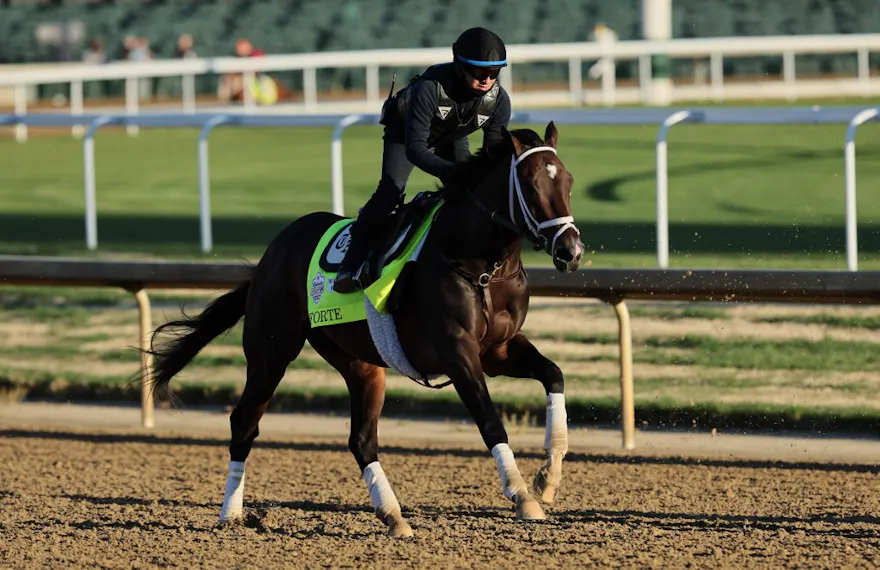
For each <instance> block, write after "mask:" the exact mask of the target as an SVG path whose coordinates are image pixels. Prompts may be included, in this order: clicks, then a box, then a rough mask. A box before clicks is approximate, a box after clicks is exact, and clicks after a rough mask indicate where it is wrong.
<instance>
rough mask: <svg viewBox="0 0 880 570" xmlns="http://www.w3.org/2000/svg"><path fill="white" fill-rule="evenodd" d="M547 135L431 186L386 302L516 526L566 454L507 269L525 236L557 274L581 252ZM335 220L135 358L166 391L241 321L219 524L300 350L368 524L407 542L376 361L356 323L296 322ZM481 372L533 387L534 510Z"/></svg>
mask: <svg viewBox="0 0 880 570" xmlns="http://www.w3.org/2000/svg"><path fill="white" fill-rule="evenodd" d="M557 138H558V132H557V129H556V126H555V125H554V123H553V122H552V121H551V122H550V123H548V124H547V126H546V129H545V133H544V138H543V139H542V138H541V137H540V136H539V135H538V134H537V133H536V132H535V131H533V130H531V129H518V130H507V129H505V130H504V137H502V140H501V142H499V143H496V144H493V145H490V146H489V147H486V146H485V145H484V147H483V148H482V149H480V150H479V151H478V152H477V153H476V154H474V155H473V156H472V157H471V159H470V161H469V162H468V163H465V164H466V165H467V166H465V167H463V174H462V176H461V177H456V179H455V180H459V178H461V181H460V182H452V183H449V182H447V183H446V184H444V185H442V186H441V187H440V188H439V189H438V190H439V191H440V192H441V193H442V194H441V196H442V199H441V202H440V204H439V209H438V210H437V211H436V213H435V217H434V220H433V223H432V225H431V226H430V230H429V232H428V234H427V237H426V238H425V240H424V243H423V245H422V249H421V252H420V254H419V257H418V259H417V261H415V262H409V263H408V264H407V265H408V267H410V268H411V270H410V271H409V272H408V273H407V275H406V277H405V278H402V280H401V281H400V282H399V283H397V284H396V285H395V288H399V294H398V296H397V301H396V303H395V305H396V306H395V308H394V310H393V312H392V314H391V317H393V320H394V324H395V326H396V327H397V330H398V331H399V332H400V335H399V338H400V347H401V348H402V349H403V351H404V354H405V356H406V357H407V358H408V360H409V362H411V364H412V366H413V367H414V368H415V369H416V370H417V371H419V372H420V373H422V374H424V375H425V377H426V378H427V377H432V378H438V377H440V376H446V377H448V379H449V381H448V382H447V384H449V383H451V384H452V386H453V387H454V389H455V391H456V392H457V393H458V396H459V397H460V399H461V401H462V402H463V403H464V405H465V407H466V408H467V410H468V412H469V413H470V415H471V416H472V418H473V421H474V423H475V424H476V426H477V428H478V429H479V432H480V435H481V436H482V439H483V442H484V443H485V445H486V447H487V448H488V450H489V451H490V452H491V455H492V456H493V457H494V459H495V462H496V466H497V469H498V474H499V477H500V480H501V488H502V491H503V494H504V496H505V497H506V498H507V499H509V500H510V501H511V503H512V509H513V510H514V513H515V518H516V519H517V520H526V521H533V520H543V519H545V518H546V515H545V514H544V511H543V508H542V507H541V504H540V503H539V500H538V499H540V501H542V502H544V503H546V504H551V503H553V502H554V500H555V498H556V496H557V493H558V490H559V488H560V485H561V481H562V461H563V458H564V457H565V454H566V453H567V451H568V430H567V418H566V410H565V395H564V377H563V374H562V372H561V370H560V369H559V367H558V366H557V365H556V364H554V363H553V362H552V361H551V360H549V359H548V358H547V357H545V356H544V355H542V354H541V353H540V352H539V351H538V349H537V348H535V346H534V345H533V344H532V343H531V342H530V341H529V339H528V338H527V337H526V335H525V334H523V332H522V330H521V328H522V325H523V322H524V321H525V318H526V313H527V311H528V304H529V290H528V278H527V274H526V271H525V269H524V268H523V264H522V260H521V253H522V248H523V244H524V241H525V239H529V240H530V241H531V242H532V243H533V244H534V248H535V250H536V251H539V250H540V251H544V252H545V253H547V254H548V255H550V256H551V257H552V259H553V264H554V266H555V267H556V269H557V270H558V271H559V272H571V271H575V270H576V269H577V268H578V266H579V264H580V261H581V259H582V256H583V252H584V245H583V243H582V242H581V240H580V231H579V230H578V228H577V227H576V226H575V224H574V218H573V217H572V215H571V205H570V201H571V188H572V184H573V180H574V179H573V177H572V175H571V173H570V172H569V171H567V170H566V169H565V166H564V165H563V163H562V161H561V160H560V159H559V157H558V153H557V149H556V146H557ZM427 194H437V192H430V193H427ZM413 201H415V199H413ZM410 203H412V202H410ZM343 219H346V218H343V217H342V216H338V215H336V214H333V213H329V212H312V213H309V214H306V215H304V216H302V217H300V218H298V219H296V220H294V221H293V222H291V223H290V224H289V225H288V226H286V227H285V228H284V229H282V230H281V231H280V232H279V234H278V235H277V236H276V237H275V238H274V239H273V240H272V241H271V242H270V244H269V245H268V247H267V249H266V250H265V252H264V254H263V256H262V258H261V259H260V260H259V262H258V263H257V264H256V265H255V266H252V267H251V268H250V278H249V279H247V280H245V281H244V282H242V283H240V284H239V285H238V286H237V287H236V288H234V289H233V290H231V291H228V292H226V293H225V294H223V295H222V296H220V297H218V298H217V299H215V300H213V301H212V302H211V303H209V304H208V305H207V306H206V307H205V308H204V310H203V311H202V312H201V313H200V314H198V315H196V316H192V317H191V316H188V315H187V314H186V313H183V316H182V318H181V319H179V320H175V321H170V322H167V323H165V324H163V325H161V326H159V327H158V328H156V329H155V330H154V331H153V335H152V339H151V345H150V348H149V349H148V352H150V353H151V354H152V355H153V356H154V361H153V366H152V374H153V380H152V387H153V389H154V390H162V391H164V392H165V393H169V391H168V383H169V382H170V380H171V379H172V377H173V376H174V375H175V374H177V373H178V372H179V371H180V370H182V369H183V368H184V366H186V364H187V363H189V362H190V361H191V360H192V359H193V358H194V357H195V356H196V355H197V354H198V352H199V351H200V350H201V349H202V348H204V347H205V346H206V345H207V344H208V343H210V342H211V340H213V339H214V338H216V337H217V336H219V335H220V334H223V333H224V332H225V331H227V330H229V329H230V328H232V327H233V326H234V325H235V324H236V323H237V322H238V321H239V320H240V319H241V318H242V317H244V325H243V341H242V346H243V350H244V353H245V356H246V359H247V382H246V385H245V387H244V390H243V392H242V394H241V396H240V398H239V401H238V404H237V405H236V406H235V408H234V410H233V411H232V413H231V414H230V428H231V438H230V444H229V457H230V461H229V465H228V474H227V480H226V487H225V491H224V497H223V503H222V506H221V509H220V521H219V523H220V524H225V523H230V522H233V521H235V520H236V519H240V518H241V517H242V516H243V497H244V481H245V462H246V460H247V458H248V455H249V454H250V451H251V447H252V444H253V442H254V440H255V439H256V438H257V436H258V435H259V422H260V418H261V417H262V416H263V414H264V412H265V411H266V408H267V405H268V403H269V400H270V398H271V397H272V394H273V393H274V391H275V389H276V388H277V386H278V384H279V382H280V381H281V379H282V376H283V375H284V373H285V369H286V368H287V366H288V364H289V363H290V362H292V361H293V360H294V359H296V358H297V356H298V355H299V353H300V351H301V350H302V348H303V346H304V343H305V342H306V341H307V340H308V342H309V343H310V345H311V346H312V347H313V348H314V350H315V351H316V352H317V353H318V354H319V355H320V356H321V357H322V358H323V359H324V360H326V361H327V362H328V363H329V364H330V365H331V366H332V367H333V368H335V369H336V370H337V371H338V372H339V374H340V375H341V376H342V377H343V379H344V380H345V383H346V385H347V388H348V392H349V394H350V402H351V431H350V437H349V439H348V447H349V450H350V451H351V453H352V454H353V455H354V458H355V460H356V462H357V464H358V467H359V469H360V471H361V476H362V478H363V480H364V482H365V484H366V486H367V490H368V491H369V495H370V499H371V502H372V505H373V508H374V513H375V515H376V517H377V518H378V519H379V520H380V521H382V522H383V523H384V524H385V525H386V526H387V534H389V535H390V536H394V537H407V536H412V535H413V531H412V528H411V527H410V525H409V523H408V522H407V521H406V519H405V518H404V517H403V514H402V511H401V506H400V503H399V502H398V500H397V498H396V496H395V494H394V491H393V490H392V488H391V485H390V483H389V481H388V478H387V476H386V474H385V472H384V470H383V469H382V466H381V464H380V463H379V456H378V449H379V442H378V436H377V427H378V422H379V417H380V415H381V412H382V407H383V403H384V397H385V370H386V368H387V367H388V364H387V363H386V362H385V361H384V360H383V359H382V357H381V356H380V354H379V352H378V351H377V348H376V344H375V343H374V342H373V340H371V334H370V330H369V327H368V324H367V323H365V322H364V321H363V320H361V321H357V322H348V323H342V324H331V325H329V326H320V327H317V326H313V325H312V323H311V322H310V318H309V314H308V313H307V311H308V309H307V306H308V302H309V290H307V289H308V288H307V286H306V285H307V271H308V267H309V263H310V261H309V260H310V257H311V255H312V254H313V252H314V251H315V248H316V245H317V244H318V242H319V241H320V240H321V237H322V236H323V235H324V234H325V232H327V230H328V228H329V227H330V226H331V225H333V224H334V223H336V222H339V221H340V220H343ZM354 223H357V221H356V220H355V221H354ZM166 330H167V331H169V332H174V333H176V334H174V335H173V336H174V338H173V339H172V340H170V341H167V342H165V343H164V344H162V345H157V343H156V341H157V337H158V335H159V334H160V333H161V332H163V331H166ZM486 375H488V376H490V377H495V376H498V375H506V376H509V377H517V378H533V379H536V380H538V381H539V382H540V383H541V384H542V385H543V387H544V389H545V392H546V401H547V416H546V418H547V421H546V435H545V439H544V448H545V451H546V454H547V455H546V461H545V462H544V464H543V466H542V467H541V468H540V469H539V471H538V473H537V475H536V476H535V478H534V480H533V483H532V490H533V491H534V493H535V496H537V498H538V499H536V498H535V496H533V495H532V493H531V491H530V490H529V488H528V486H527V485H526V483H525V480H524V479H523V476H522V474H521V473H520V471H519V468H518V467H517V464H516V461H515V459H514V455H513V451H512V450H511V448H510V446H509V445H508V437H507V432H506V431H505V429H504V425H503V423H502V420H501V417H500V416H499V412H498V410H497V409H496V408H495V406H494V405H493V403H492V399H491V397H490V395H489V392H488V390H487V387H486V379H485V376H486ZM411 378H413V377H412V376H411ZM414 379H415V378H414ZM427 385H429V386H430V384H427ZM431 387H436V386H431ZM172 397H173V396H172Z"/></svg>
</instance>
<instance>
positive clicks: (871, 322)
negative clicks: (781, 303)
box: [756, 315, 880, 331]
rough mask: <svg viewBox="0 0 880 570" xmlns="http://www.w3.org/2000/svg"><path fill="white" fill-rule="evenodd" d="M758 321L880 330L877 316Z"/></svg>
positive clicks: (810, 317)
mask: <svg viewBox="0 0 880 570" xmlns="http://www.w3.org/2000/svg"><path fill="white" fill-rule="evenodd" d="M756 322H759V323H794V324H799V325H826V326H829V327H834V328H845V329H866V330H870V331H877V330H880V318H878V317H838V316H836V315H784V316H778V317H768V318H763V319H758V320H756Z"/></svg>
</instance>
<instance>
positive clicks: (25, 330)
mask: <svg viewBox="0 0 880 570" xmlns="http://www.w3.org/2000/svg"><path fill="white" fill-rule="evenodd" d="M174 293H177V294H178V295H181V296H185V298H187V299H188V300H189V301H190V302H189V303H188V305H187V307H188V309H187V310H188V312H190V313H193V312H196V311H198V310H200V309H201V306H203V303H204V302H206V301H207V300H209V299H210V298H211V297H210V296H209V295H206V294H205V292H204V291H179V292H170V293H163V294H164V295H166V296H171V295H173V294H174ZM199 295H200V297H199ZM193 297H195V298H196V299H202V300H203V302H202V303H199V302H192V298H193ZM181 298H184V297H181ZM157 305H159V306H158V307H157V308H156V310H155V311H154V322H156V323H159V322H165V321H166V320H168V319H169V318H172V317H174V316H176V315H177V314H179V309H178V307H177V305H176V304H174V303H173V302H168V301H166V302H165V304H164V306H163V305H161V304H158V303H157ZM629 305H630V307H631V311H632V314H633V317H632V322H633V332H634V341H635V344H636V346H635V351H634V356H635V359H636V362H635V365H634V375H635V379H636V396H637V398H638V400H639V401H641V402H651V401H655V400H661V399H662V400H666V401H676V402H680V403H682V404H684V405H692V403H702V402H707V403H727V404H777V405H798V406H813V407H816V406H819V407H832V408H836V407H840V408H846V407H866V408H870V407H874V408H877V407H880V360H878V358H877V357H876V355H878V354H880V351H873V350H870V347H871V346H872V345H873V344H878V343H880V336H878V334H877V329H878V328H880V307H838V306H817V305H811V306H804V305H784V304H752V305H748V304H747V305H725V304H708V303H689V304H684V303H645V302H631V303H629ZM60 307H61V308H60V309H59V312H58V314H57V315H56V314H53V313H52V312H51V307H50V308H49V309H46V308H45V307H44V308H43V310H42V311H41V312H38V313H34V312H30V311H25V310H17V311H14V312H9V313H6V315H5V318H3V319H0V369H2V370H0V373H2V372H6V373H7V374H14V373H15V372H16V371H20V373H22V374H24V373H26V372H34V371H39V372H45V373H50V374H57V375H59V377H60V378H64V377H65V376H64V375H65V374H66V375H80V376H88V377H90V378H117V379H119V378H127V377H128V376H129V375H130V374H132V373H133V372H134V371H135V370H136V368H137V364H138V356H137V353H136V351H135V350H134V349H133V348H131V347H132V346H133V345H134V344H135V343H136V342H137V320H136V313H135V311H134V309H133V307H132V308H129V309H121V308H103V309H97V308H83V307H80V306H71V305H65V304H63V303H62V304H61V305H60ZM531 307H532V308H531V310H530V312H529V315H528V318H527V320H526V323H525V327H524V330H525V332H526V333H527V334H528V335H529V336H530V338H532V339H533V340H534V342H535V344H536V346H538V348H539V349H540V350H541V351H542V352H544V353H545V354H547V355H548V356H550V357H551V358H553V359H554V360H555V361H556V362H557V364H558V365H559V366H560V368H561V369H562V371H563V373H564V374H565V375H566V377H567V378H568V381H567V384H566V395H567V396H568V397H570V398H578V397H580V398H617V397H619V385H618V382H617V379H616V377H617V374H618V364H617V353H618V347H617V344H616V335H617V326H618V325H617V321H616V318H615V316H614V312H613V311H612V310H611V309H610V308H609V307H608V306H606V305H604V304H602V303H599V302H596V301H591V300H578V299H550V298H536V299H533V300H532V303H531ZM774 319H775V320H776V321H777V322H767V321H769V320H774ZM805 321H806V322H805ZM829 323H830V324H829ZM239 334H240V330H239V329H238V328H237V329H234V330H233V332H232V333H231V334H230V336H229V337H228V338H226V339H221V340H220V341H218V344H215V345H210V346H208V347H206V348H205V349H204V350H203V352H202V357H203V358H202V357H200V359H197V360H196V361H195V362H194V365H193V367H192V368H191V369H187V370H185V371H184V372H183V373H181V376H180V378H179V380H181V381H186V382H194V383H214V382H224V383H227V384H237V385H239V386H243V385H244V378H245V366H244V358H243V354H242V350H241V347H240V344H236V340H240V336H238V335H239ZM693 342H697V343H698V344H699V345H700V346H698V347H697V348H694V346H693ZM799 342H800V343H802V344H801V345H799V346H794V348H796V349H798V350H799V351H800V352H802V353H804V354H805V355H807V356H809V355H812V356H813V361H812V362H811V363H809V366H807V363H806V362H805V361H804V360H802V359H801V358H800V357H799V356H798V354H795V353H794V352H793V345H792V343H799ZM689 343H691V344H689ZM713 343H715V345H713ZM774 343H775V344H774ZM786 343H788V344H786ZM704 345H705V346H704ZM858 346H861V347H868V348H865V349H864V350H863V354H865V358H864V360H865V364H864V365H861V366H860V365H858V363H855V361H853V360H852V357H853V348H854V347H858ZM698 350H706V351H708V352H707V355H706V356H704V357H703V358H701V359H697V361H694V362H689V360H693V359H694V356H695V352H696V351H698ZM712 351H714V352H712ZM736 351H738V352H736ZM757 351H763V352H761V353H760V355H758V356H756V357H755V356H754V354H755V352H757ZM820 351H824V353H820ZM719 354H721V355H722V356H724V355H726V356H727V357H726V358H720V357H719V356H718V355H719ZM842 354H843V355H846V360H847V361H846V362H843V363H842V364H846V365H848V368H846V367H841V366H839V365H838V364H840V363H837V362H836V359H839V358H841V355H842ZM871 354H874V355H875V357H871ZM738 355H739V356H738ZM696 356H699V354H696ZM753 357H754V361H751V360H749V359H750V358H753ZM738 358H739V360H738ZM285 386H292V387H297V388H300V389H322V388H331V389H339V390H343V391H344V383H343V381H342V379H341V378H340V377H339V375H338V374H337V373H336V372H335V371H333V370H331V369H330V368H329V366H327V365H326V363H324V361H323V360H321V359H320V357H318V356H317V354H316V353H315V352H314V351H313V350H311V349H310V348H309V347H308V346H307V347H306V350H305V351H304V352H303V354H302V355H301V357H300V359H299V360H298V361H297V363H296V366H292V367H291V368H290V369H289V370H288V372H287V375H286V376H285V379H284V380H283V382H282V388H281V389H282V390H283V389H284V387H285ZM388 387H389V389H418V387H417V386H416V385H415V384H413V383H412V382H411V381H410V380H408V379H406V378H402V377H400V376H394V375H390V376H389V378H388ZM489 388H490V391H491V392H492V394H493V395H496V394H497V395H507V396H511V397H527V398H536V399H539V400H540V399H542V398H543V391H542V388H541V386H540V385H539V384H538V383H537V382H534V381H526V380H520V381H516V380H510V379H490V380H489ZM450 390H451V388H450Z"/></svg>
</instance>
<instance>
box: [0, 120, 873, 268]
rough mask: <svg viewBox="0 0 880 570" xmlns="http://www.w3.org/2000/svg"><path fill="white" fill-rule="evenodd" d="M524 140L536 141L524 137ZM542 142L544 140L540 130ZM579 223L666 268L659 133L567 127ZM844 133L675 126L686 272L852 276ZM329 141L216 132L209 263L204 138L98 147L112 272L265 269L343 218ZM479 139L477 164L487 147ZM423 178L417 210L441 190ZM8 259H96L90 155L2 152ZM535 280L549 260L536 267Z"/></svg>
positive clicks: (629, 258) (102, 223)
mask: <svg viewBox="0 0 880 570" xmlns="http://www.w3.org/2000/svg"><path fill="white" fill-rule="evenodd" d="M513 126H514V127H519V126H525V125H513ZM527 126H530V127H532V128H535V129H536V130H538V131H539V132H540V133H543V127H544V125H527ZM559 130H560V137H559V150H560V156H561V158H562V159H563V161H564V162H565V163H566V166H567V167H568V169H569V170H570V171H571V172H572V173H573V174H574V177H575V187H574V190H573V194H572V207H573V213H574V215H575V217H576V219H577V221H578V224H579V226H580V228H581V231H582V233H583V238H584V242H585V243H586V244H587V250H588V251H593V252H595V253H593V254H591V255H590V258H591V259H592V264H593V267H609V266H628V267H655V266H656V254H655V248H656V245H655V237H654V236H655V225H654V220H655V178H654V176H655V169H654V160H655V155H654V140H655V137H656V133H657V128H656V127H655V126H647V127H641V126H635V127H634V126H584V127H574V126H566V125H559ZM844 130H845V126H844V125H817V126H735V127H734V126H704V125H681V126H677V127H676V128H675V129H674V130H673V131H672V132H671V136H670V139H669V141H670V143H669V166H670V179H669V188H670V206H669V215H670V240H671V244H672V251H671V259H670V264H671V265H672V266H673V267H693V268H696V267H710V268H718V267H725V268H726V267H745V268H751V267H754V268H802V269H817V268H829V269H845V267H846V263H845V253H844V243H845V241H844V225H843V224H844V201H843V190H844V181H843V151H842V147H843V137H844ZM330 135H331V130H330V129H323V128H297V129H218V130H216V131H215V132H214V133H213V134H212V135H211V157H210V160H211V192H212V194H211V200H212V212H213V217H214V226H213V228H214V241H215V251H214V252H213V253H212V254H209V255H208V256H203V255H202V254H201V253H200V251H199V230H198V185H197V165H196V152H195V150H196V136H197V131H196V130H195V129H193V130H184V129H181V130H151V129H142V130H141V132H140V135H139V136H137V137H128V136H126V135H125V134H124V132H122V131H121V130H112V129H108V130H106V131H101V132H100V134H99V135H98V137H97V139H96V141H97V142H96V156H97V190H98V232H99V236H98V237H99V251H98V253H97V255H98V256H104V257H109V256H112V257H127V258H134V257H150V258H192V259H199V258H204V257H207V258H210V259H234V258H249V259H257V258H258V257H259V256H260V255H261V254H262V251H263V250H264V248H265V245H266V244H267V243H268V241H269V240H270V239H271V238H272V236H273V235H274V234H275V233H276V232H277V231H278V230H279V229H280V228H282V227H283V226H284V225H285V224H287V223H288V222H289V221H291V220H293V219H295V218H296V217H297V216H300V215H303V214H305V213H307V212H310V211H313V210H318V209H324V210H329V209H330V206H331V203H330V183H329V181H330V152H329V142H330ZM381 135H382V133H381V130H380V129H379V128H378V127H372V126H364V127H354V128H351V129H349V130H348V131H346V134H345V139H344V157H345V158H344V161H345V165H344V177H345V209H346V213H347V214H348V215H354V214H356V212H357V208H358V207H359V206H360V205H362V204H363V202H364V201H365V200H366V199H367V197H368V196H369V195H370V193H371V192H372V191H373V189H374V188H375V186H376V182H377V179H378V175H379V168H380V161H381ZM480 140H481V138H480V135H477V136H475V137H474V138H472V142H471V148H472V150H475V149H476V148H477V147H478V145H479V143H480ZM878 155H880V130H878V129H877V128H876V127H874V126H871V125H867V126H865V127H863V128H862V129H861V130H860V131H859V136H858V160H859V165H858V166H859V167H858V176H859V178H858V181H859V185H858V188H859V199H858V209H859V210H858V213H859V220H860V226H859V249H860V252H861V253H860V268H863V269H870V268H874V269H876V268H880V254H878V253H876V252H878V251H880V223H878V222H877V221H876V220H877V218H878V215H880V193H878V192H876V188H877V183H878V181H880V162H878V161H877V157H878ZM434 185H435V180H434V179H433V178H431V177H429V176H427V175H425V174H424V173H421V172H415V173H414V175H413V177H412V178H411V181H410V186H409V195H410V196H411V195H412V194H414V193H415V192H416V191H418V190H423V189H428V190H430V189H433V188H434ZM0 204H2V208H0V253H12V254H40V255H55V254H63V255H77V256H81V255H87V252H86V250H85V246H84V225H83V191H82V143H81V141H79V140H76V139H73V138H72V137H70V136H69V134H66V133H63V134H58V133H47V132H43V133H41V132H40V131H39V130H37V129H34V130H32V137H31V140H29V141H28V142H27V143H26V144H17V143H15V142H14V141H12V140H11V138H9V137H8V136H5V135H4V136H3V138H0ZM527 263H530V264H546V263H547V259H546V256H538V255H530V256H529V258H528V259H527Z"/></svg>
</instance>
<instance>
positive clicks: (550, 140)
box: [544, 121, 559, 148]
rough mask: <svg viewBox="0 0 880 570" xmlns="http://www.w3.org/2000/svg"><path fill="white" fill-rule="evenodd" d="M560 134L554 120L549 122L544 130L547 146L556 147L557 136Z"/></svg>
mask: <svg viewBox="0 0 880 570" xmlns="http://www.w3.org/2000/svg"><path fill="white" fill-rule="evenodd" d="M558 136H559V132H558V131H557V130H556V125H554V124H553V121H550V122H549V123H547V128H546V129H545V130H544V143H546V144H547V146H552V147H553V148H556V138H557V137H558Z"/></svg>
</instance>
